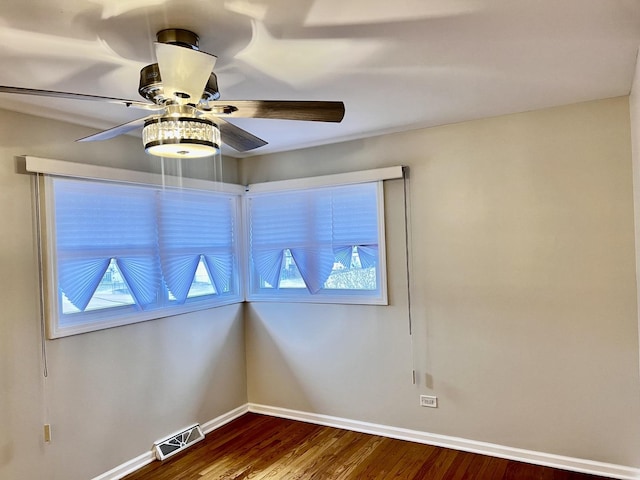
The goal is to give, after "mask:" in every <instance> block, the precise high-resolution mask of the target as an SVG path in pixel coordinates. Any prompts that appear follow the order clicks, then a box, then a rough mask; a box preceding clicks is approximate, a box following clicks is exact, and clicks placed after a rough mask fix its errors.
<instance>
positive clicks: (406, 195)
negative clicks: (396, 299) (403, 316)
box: [402, 166, 416, 385]
mask: <svg viewBox="0 0 640 480" xmlns="http://www.w3.org/2000/svg"><path fill="white" fill-rule="evenodd" d="M408 173H409V167H407V166H403V167H402V193H403V200H404V252H405V262H406V264H405V269H406V274H407V316H408V320H409V339H410V343H411V349H410V351H411V382H412V383H413V385H415V384H416V368H415V356H414V352H413V348H414V347H413V317H412V308H411V256H410V254H411V248H410V240H409V192H408Z"/></svg>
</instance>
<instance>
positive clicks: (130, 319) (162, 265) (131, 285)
mask: <svg viewBox="0 0 640 480" xmlns="http://www.w3.org/2000/svg"><path fill="white" fill-rule="evenodd" d="M238 205H239V196H237V195H234V194H226V193H220V192H212V191H204V190H190V189H175V188H168V187H167V188H162V187H159V186H151V185H137V184H127V183H118V182H108V181H94V180H84V179H82V180H79V179H70V178H62V177H52V176H48V177H46V202H45V222H46V231H47V235H46V237H47V248H46V254H47V255H46V256H47V262H46V267H47V269H46V270H47V275H46V281H47V293H48V295H47V303H48V305H47V307H48V308H47V311H48V317H49V322H48V325H49V336H50V337H53V338H55V337H60V336H65V335H71V334H75V333H82V332H86V331H91V330H97V329H101V328H107V327H111V326H117V325H123V324H128V323H134V322H138V321H143V320H150V319H152V318H159V317H163V316H167V315H174V314H178V313H184V312H188V311H193V310H198V309H203V308H210V307H212V306H217V305H224V304H228V303H234V302H239V301H242V296H241V292H240V288H239V278H238V259H237V258H238V247H237V244H238V242H237V240H238V225H237V221H236V219H237V217H238V208H239V207H238Z"/></svg>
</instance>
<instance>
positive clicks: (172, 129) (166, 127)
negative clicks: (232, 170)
mask: <svg viewBox="0 0 640 480" xmlns="http://www.w3.org/2000/svg"><path fill="white" fill-rule="evenodd" d="M142 142H143V143H144V149H145V151H146V152H147V153H149V154H151V155H156V156H159V157H169V158H199V157H207V156H210V155H215V154H216V153H218V152H219V151H220V130H219V129H218V126H217V125H216V124H215V123H213V122H212V121H211V120H208V119H206V118H195V117H173V116H165V117H156V118H151V119H149V120H147V121H146V122H145V123H144V128H143V129H142Z"/></svg>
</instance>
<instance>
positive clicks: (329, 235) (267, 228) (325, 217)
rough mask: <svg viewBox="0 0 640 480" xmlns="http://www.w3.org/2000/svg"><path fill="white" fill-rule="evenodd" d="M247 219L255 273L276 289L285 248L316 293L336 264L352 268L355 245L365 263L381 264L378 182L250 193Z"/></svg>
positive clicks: (367, 264) (309, 287) (311, 291)
mask: <svg viewBox="0 0 640 480" xmlns="http://www.w3.org/2000/svg"><path fill="white" fill-rule="evenodd" d="M248 216H249V244H250V255H251V264H252V265H253V269H254V272H252V273H253V274H254V276H255V275H257V276H259V277H260V278H261V279H262V281H263V282H266V283H267V284H269V285H270V286H271V287H272V288H276V289H277V288H278V287H279V278H280V273H281V266H282V262H283V258H284V254H285V251H286V250H289V251H290V252H291V256H292V257H293V260H294V261H295V263H296V266H297V267H298V270H299V271H300V275H301V276H302V278H303V280H304V283H305V285H306V287H307V289H308V291H309V292H310V293H311V294H316V293H318V292H319V291H320V290H321V289H322V288H323V286H324V284H325V282H326V281H327V279H328V278H329V276H330V275H331V273H332V271H333V269H334V266H335V264H336V263H340V264H342V265H344V266H345V268H349V267H350V266H351V258H352V252H353V249H354V247H357V251H358V254H359V256H360V261H361V262H362V263H363V264H366V266H376V265H377V262H378V235H379V225H378V219H379V216H378V184H377V182H373V183H362V184H356V185H346V186H338V187H324V188H316V189H308V190H300V191H288V192H282V193H265V194H254V195H249V197H248ZM363 266H364V265H363Z"/></svg>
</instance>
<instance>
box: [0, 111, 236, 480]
mask: <svg viewBox="0 0 640 480" xmlns="http://www.w3.org/2000/svg"><path fill="white" fill-rule="evenodd" d="M92 132H93V130H89V129H85V128H81V127H77V126H71V125H68V124H64V123H61V122H54V121H49V120H44V119H39V118H36V117H31V116H26V115H20V114H16V113H12V112H7V111H0V209H1V215H0V218H2V224H1V226H0V272H1V273H2V274H1V275H0V297H1V298H2V314H1V315H0V432H1V435H0V478H2V479H7V480H9V479H24V480H31V479H34V480H35V479H38V480H40V479H42V480H87V479H89V478H93V477H95V476H97V475H99V474H102V473H104V472H106V471H108V470H110V469H112V468H114V467H116V466H118V465H120V464H122V463H123V462H125V461H128V460H131V459H132V458H134V457H136V456H138V455H140V454H142V453H145V452H148V451H149V450H150V448H151V446H152V443H153V441H154V440H156V439H158V438H160V437H162V436H164V435H167V434H169V433H171V432H173V431H175V430H177V429H179V428H181V427H184V426H187V425H188V424H191V423H193V422H205V421H208V420H212V419H213V418H215V417H217V416H218V415H220V414H223V413H226V412H228V411H230V410H232V409H234V408H236V407H238V406H240V405H243V404H244V403H246V401H247V396H246V381H245V364H244V329H243V319H242V306H241V305H232V306H227V307H221V308H217V309H212V310H208V311H202V312H197V313H193V314H188V315H182V316H176V317H172V318H165V319H161V320H156V321H151V322H145V323H139V324H136V325H131V326H127V327H120V328H114V329H110V330H103V331H100V332H94V333H89V334H84V335H78V336H74V337H68V338H63V339H59V340H53V341H48V342H47V344H46V349H47V360H48V369H49V376H48V378H47V379H46V380H45V379H44V377H43V373H42V372H43V357H42V354H41V347H40V338H41V337H40V320H39V303H38V298H39V288H38V269H37V261H36V254H35V251H36V247H35V240H34V230H33V225H32V218H33V217H32V207H31V204H32V200H31V199H32V194H31V178H30V176H28V175H24V174H17V173H16V172H15V159H14V156H16V155H22V154H29V155H35V156H41V157H48V158H55V159H60V160H68V161H75V162H86V163H94V164H99V165H108V166H115V167H121V168H129V169H135V170H143V171H156V172H157V171H160V167H159V165H158V160H157V159H154V158H151V157H148V156H146V155H145V154H144V153H143V151H142V148H141V145H140V140H139V139H137V138H131V137H121V138H118V139H114V140H110V141H108V142H105V143H103V144H95V143H94V144H74V143H73V140H74V139H75V138H80V137H83V136H86V135H88V134H90V133H92ZM191 165H192V166H191V167H188V168H185V171H184V172H183V173H184V174H190V175H194V176H198V177H199V178H203V177H204V178H209V179H218V178H219V169H214V168H213V166H211V165H210V164H199V165H198V164H194V163H192V164H191ZM223 170H224V180H226V181H230V182H234V181H236V177H237V171H236V162H235V161H229V162H226V163H225V164H224V168H223ZM166 171H168V172H170V173H178V168H177V166H176V165H175V163H174V164H168V165H167V166H166ZM44 423H50V424H51V426H52V429H53V442H52V443H51V444H49V445H45V444H44V443H43V441H42V429H43V424H44Z"/></svg>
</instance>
